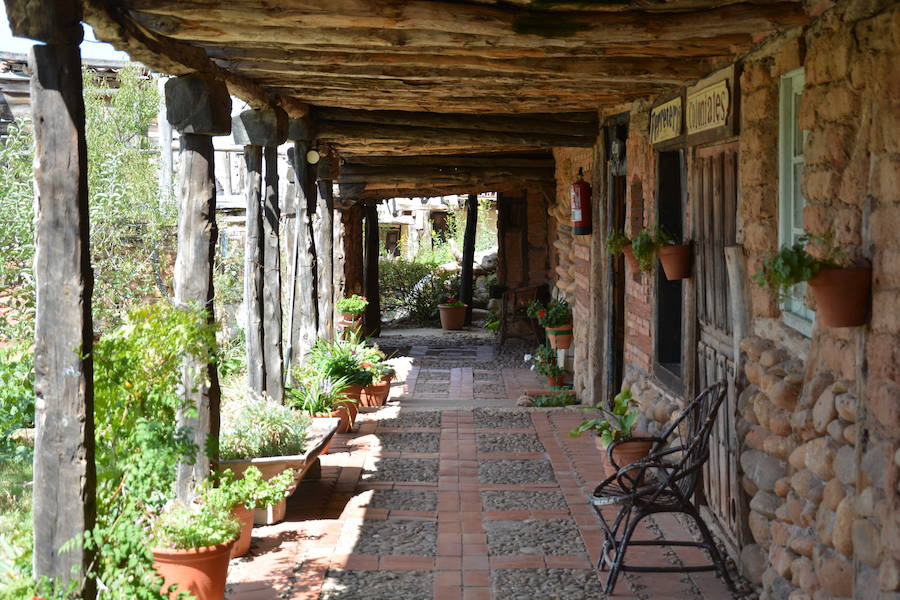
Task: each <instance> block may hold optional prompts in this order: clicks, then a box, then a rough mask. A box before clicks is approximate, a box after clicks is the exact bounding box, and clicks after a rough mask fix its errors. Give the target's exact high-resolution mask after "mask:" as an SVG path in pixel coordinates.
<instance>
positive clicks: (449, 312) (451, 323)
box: [438, 304, 468, 330]
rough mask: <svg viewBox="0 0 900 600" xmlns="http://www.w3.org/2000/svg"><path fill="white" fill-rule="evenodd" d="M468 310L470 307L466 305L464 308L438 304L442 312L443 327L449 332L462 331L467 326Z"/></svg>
mask: <svg viewBox="0 0 900 600" xmlns="http://www.w3.org/2000/svg"><path fill="white" fill-rule="evenodd" d="M466 308H468V307H467V306H466V305H465V304H463V305H462V306H455V305H452V304H438V309H439V310H440V311H441V327H443V328H444V329H448V330H456V329H462V328H463V326H464V325H465V324H466Z"/></svg>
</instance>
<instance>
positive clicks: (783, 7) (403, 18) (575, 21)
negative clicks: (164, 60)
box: [129, 0, 809, 47]
mask: <svg viewBox="0 0 900 600" xmlns="http://www.w3.org/2000/svg"><path fill="white" fill-rule="evenodd" d="M129 6H131V7H133V10H132V11H131V13H130V14H131V16H132V17H133V18H134V19H136V20H138V21H139V22H141V23H142V24H144V25H145V26H146V27H148V28H150V29H152V30H154V31H157V32H159V33H162V34H163V35H167V36H170V37H173V38H176V39H190V40H214V41H216V42H218V43H229V42H232V41H239V40H242V39H243V40H248V39H251V40H252V39H260V40H267V41H276V42H279V43H282V42H283V43H285V44H286V45H288V46H290V44H291V43H292V42H294V41H296V40H303V41H304V42H306V43H319V42H321V43H334V41H335V39H336V38H343V39H345V40H347V41H354V40H359V41H361V42H362V41H367V42H369V43H372V42H373V41H375V42H376V43H377V42H381V43H382V44H383V45H384V46H386V47H387V46H392V45H400V44H406V45H415V46H435V45H439V46H453V45H457V44H466V43H467V44H469V45H474V44H480V45H483V46H502V45H514V46H526V47H527V46H541V45H549V46H574V45H579V43H584V42H589V41H603V42H605V43H611V42H617V41H621V42H626V43H627V42H632V43H633V42H635V41H653V40H659V39H679V38H682V37H687V38H690V37H704V36H705V37H713V36H716V35H722V34H730V33H745V32H748V31H753V32H765V31H772V30H774V29H775V28H777V27H780V26H794V25H801V24H803V23H806V22H808V20H809V19H808V17H807V16H806V14H805V13H804V12H803V8H802V6H801V5H800V4H799V3H796V2H779V3H774V4H751V3H741V4H732V5H727V6H719V7H709V8H705V9H702V10H687V11H685V10H679V11H677V12H671V13H665V12H656V13H654V14H648V13H647V12H645V11H640V10H626V11H620V12H590V11H574V10H573V11H567V12H566V13H565V14H564V15H561V14H560V13H551V12H548V11H536V10H523V9H521V8H508V7H505V6H502V5H498V6H492V7H487V6H477V5H473V4H461V3H455V2H440V1H432V0H427V1H426V0H415V1H405V0H394V1H393V2H384V1H383V0H332V1H331V2H329V3H328V4H327V5H323V4H322V3H318V2H314V1H313V0H305V1H303V0H292V1H291V3H290V4H288V5H285V4H282V5H281V6H280V7H279V8H280V10H278V11H267V10H265V9H264V6H263V4H262V3H261V2H258V1H256V0H250V1H238V2H234V1H231V0H229V1H227V2H225V1H224V0H223V1H221V2H217V3H213V2H209V1H206V0H204V1H203V2H184V1H182V0H168V1H162V2H159V1H157V0H132V1H131V2H129Z"/></svg>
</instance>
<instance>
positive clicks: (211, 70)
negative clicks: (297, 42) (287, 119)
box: [82, 0, 309, 116]
mask: <svg viewBox="0 0 900 600" xmlns="http://www.w3.org/2000/svg"><path fill="white" fill-rule="evenodd" d="M82 5H83V6H84V20H85V21H87V22H88V23H90V25H91V26H92V27H93V28H94V33H95V35H96V36H97V39H100V40H102V41H104V42H109V43H110V44H112V45H113V46H115V47H116V48H117V49H119V50H124V51H125V52H127V53H128V55H129V56H130V57H131V59H132V60H135V61H139V62H142V63H144V64H145V65H147V66H148V67H150V68H151V69H154V70H157V71H160V72H163V73H167V74H170V75H183V74H186V73H194V72H196V73H202V74H204V75H207V76H209V77H210V78H212V79H218V80H221V81H224V82H225V83H226V84H227V85H228V89H229V90H230V91H231V93H233V94H234V95H235V96H238V97H239V98H242V99H243V100H246V101H247V102H248V103H249V104H250V105H251V106H253V107H256V108H263V107H268V106H281V107H282V108H283V109H284V110H285V111H286V112H287V113H288V114H290V115H292V116H302V115H305V114H306V113H307V112H308V108H309V107H308V106H307V105H306V104H304V103H302V102H298V101H296V100H295V99H293V98H291V97H289V96H280V95H278V94H273V93H272V92H270V91H267V90H265V89H263V88H262V87H260V86H259V85H258V84H257V83H255V82H254V81H253V80H252V79H249V78H246V77H243V76H240V75H237V74H235V73H232V72H230V71H228V70H227V69H223V68H221V67H219V66H218V65H216V64H215V63H214V62H213V61H211V60H210V59H209V57H208V56H207V55H206V52H204V51H203V49H201V48H198V47H196V46H194V45H191V44H186V43H184V42H179V41H176V40H172V39H169V38H167V37H163V36H159V35H157V34H154V33H153V32H151V31H149V30H147V29H146V28H144V27H141V26H140V25H138V24H137V23H135V22H134V21H133V20H132V19H129V18H128V17H126V16H124V14H123V10H122V8H121V7H119V6H117V5H114V4H113V3H112V2H109V1H108V0H83V2H82Z"/></svg>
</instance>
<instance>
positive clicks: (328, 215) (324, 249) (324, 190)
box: [315, 158, 334, 339]
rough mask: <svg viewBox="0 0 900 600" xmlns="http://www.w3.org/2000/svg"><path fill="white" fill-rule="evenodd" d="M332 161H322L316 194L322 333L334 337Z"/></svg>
mask: <svg viewBox="0 0 900 600" xmlns="http://www.w3.org/2000/svg"><path fill="white" fill-rule="evenodd" d="M331 177H332V176H331V161H330V160H326V159H324V158H323V159H322V160H321V161H320V162H319V165H318V175H317V184H318V185H317V194H316V197H317V198H316V221H315V223H316V227H315V231H316V273H317V279H316V280H317V285H316V290H317V292H318V294H317V296H318V297H317V301H318V332H319V337H323V338H325V339H332V338H334V194H333V190H332V179H331Z"/></svg>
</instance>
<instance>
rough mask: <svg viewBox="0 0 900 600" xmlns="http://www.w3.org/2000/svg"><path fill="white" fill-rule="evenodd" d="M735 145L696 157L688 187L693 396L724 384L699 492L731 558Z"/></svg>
mask: <svg viewBox="0 0 900 600" xmlns="http://www.w3.org/2000/svg"><path fill="white" fill-rule="evenodd" d="M737 165H738V148H737V144H736V143H730V144H723V145H720V146H714V147H711V148H704V149H701V150H698V151H697V152H696V158H695V160H694V165H693V169H694V172H693V174H692V175H693V176H692V185H693V187H694V190H693V197H694V199H695V202H694V207H695V219H694V236H693V237H694V244H695V246H694V248H695V257H696V266H697V269H696V282H695V285H694V289H695V290H696V296H697V297H696V307H697V334H698V335H697V362H696V364H697V374H696V377H697V378H696V391H697V392H699V391H701V390H703V389H705V388H706V387H707V386H708V385H711V384H713V383H715V382H717V381H721V380H726V381H727V382H728V396H727V398H726V400H725V403H724V404H723V405H722V407H721V409H720V412H719V416H718V418H717V419H716V426H715V428H714V429H713V433H712V438H711V440H710V455H709V461H708V462H707V464H706V469H705V471H704V477H703V481H704V486H703V491H704V494H705V496H706V502H707V508H708V513H709V515H710V516H711V517H712V519H713V520H714V521H715V522H714V523H713V524H714V525H717V527H716V528H717V529H718V530H719V532H720V533H721V534H722V535H723V537H724V538H725V539H724V540H723V541H725V542H726V546H728V547H729V550H730V551H731V552H732V554H735V555H736V553H737V552H738V551H739V548H740V531H741V529H742V522H743V520H744V515H743V514H742V513H743V510H742V508H741V502H740V494H741V488H740V480H739V479H738V468H737V465H738V458H739V456H738V443H737V435H736V433H735V421H736V413H737V395H738V392H739V390H737V389H736V383H735V379H736V378H735V357H734V355H733V354H734V345H733V339H732V335H733V320H732V314H731V302H730V298H729V285H728V276H727V271H726V264H725V248H726V247H727V246H731V245H734V244H735V241H736V234H737V219H736V214H737V182H738V177H737Z"/></svg>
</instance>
